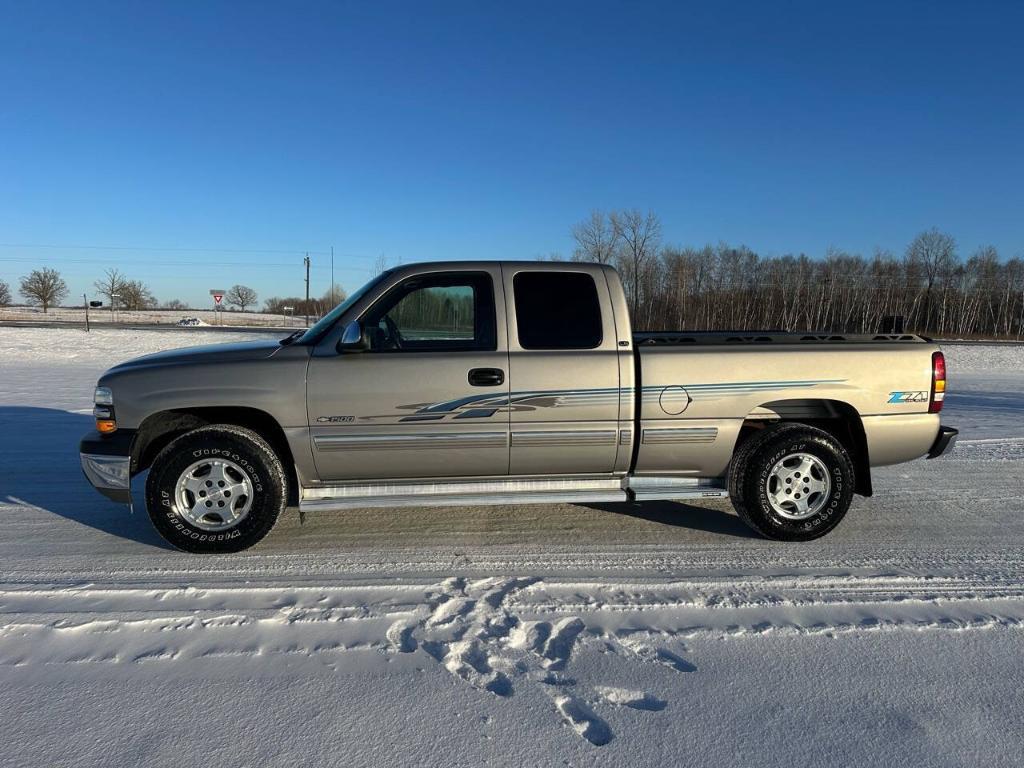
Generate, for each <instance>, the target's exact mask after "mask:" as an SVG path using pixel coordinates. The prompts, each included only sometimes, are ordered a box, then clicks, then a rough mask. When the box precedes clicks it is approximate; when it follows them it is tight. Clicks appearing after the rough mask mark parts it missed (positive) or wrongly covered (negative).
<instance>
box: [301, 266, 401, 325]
mask: <svg viewBox="0 0 1024 768" xmlns="http://www.w3.org/2000/svg"><path fill="white" fill-rule="evenodd" d="M390 274H391V270H390V269H389V270H387V271H386V272H381V273H380V274H379V275H377V276H376V277H375V278H373V279H372V280H370V282H368V283H366V285H364V286H363V287H362V288H360V289H359V290H357V291H355V292H354V293H353V294H352V295H351V296H349V297H348V298H347V299H345V300H344V301H343V302H341V304H339V305H338V306H336V307H335V308H334V309H332V310H331V311H330V312H328V313H327V314H326V315H324V316H323V317H321V318H320V320H319V321H317V322H316V323H315V324H313V325H311V326H310V327H309V329H308V330H307V331H306V332H305V333H303V334H302V335H301V336H300V337H299V338H297V339H296V340H295V343H296V344H308V343H311V342H315V341H317V340H318V339H319V338H320V337H321V336H323V335H324V333H326V332H327V329H328V328H330V327H331V326H332V325H334V323H335V322H337V320H338V318H339V317H341V316H342V315H343V314H345V313H346V312H347V311H348V309H349V307H351V306H352V305H353V304H355V303H356V302H357V301H359V300H360V299H361V298H363V296H365V295H366V293H367V292H368V291H370V290H371V289H372V288H373V287H374V286H376V285H377V284H378V283H379V282H381V281H382V280H383V279H384V278H386V277H387V276H388V275H390Z"/></svg>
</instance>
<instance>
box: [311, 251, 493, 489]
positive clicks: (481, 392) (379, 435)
mask: <svg viewBox="0 0 1024 768" xmlns="http://www.w3.org/2000/svg"><path fill="white" fill-rule="evenodd" d="M500 281H501V277H500V271H499V267H497V265H496V266H495V267H494V268H490V269H483V270H480V269H477V270H472V271H443V272H429V271H427V272H422V273H416V274H412V275H406V276H404V277H403V278H401V279H400V280H399V281H398V282H397V283H396V284H395V285H393V286H392V287H391V288H389V289H388V290H387V291H386V292H385V293H384V295H383V296H381V298H380V299H378V300H377V301H376V302H374V303H373V304H372V305H370V307H369V308H368V309H367V310H366V311H365V312H364V313H363V314H362V316H361V317H360V322H362V323H363V326H364V328H366V329H367V331H368V336H369V339H370V348H369V349H368V350H366V351H364V352H352V353H340V354H337V355H331V356H314V357H313V358H312V359H311V360H310V366H309V374H308V382H307V397H308V409H307V413H308V420H309V428H310V437H311V440H312V448H313V457H314V460H315V462H316V467H317V472H318V474H319V476H320V479H321V480H322V481H325V482H335V481H349V480H354V481H358V480H371V479H384V478H387V479H414V478H436V477H458V476H473V477H493V476H504V475H507V474H508V463H509V414H508V408H507V407H506V406H507V402H508V395H509V384H508V346H507V343H506V331H505V329H504V328H503V327H502V328H499V327H498V323H497V317H498V316H503V315H504V306H503V304H501V302H503V301H504V299H503V295H502V293H501V291H498V292H495V290H494V286H495V285H497V286H499V287H500V285H501V282H500ZM499 312H500V315H499ZM502 325H504V324H502Z"/></svg>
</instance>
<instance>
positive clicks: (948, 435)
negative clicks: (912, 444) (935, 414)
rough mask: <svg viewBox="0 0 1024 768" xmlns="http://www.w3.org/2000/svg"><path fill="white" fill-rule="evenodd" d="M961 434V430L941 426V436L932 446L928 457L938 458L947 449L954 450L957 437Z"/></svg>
mask: <svg viewBox="0 0 1024 768" xmlns="http://www.w3.org/2000/svg"><path fill="white" fill-rule="evenodd" d="M959 434H960V430H958V429H954V428H953V427H939V436H938V437H936V438H935V442H934V443H932V447H931V448H930V449H929V451H928V458H929V459H937V458H938V457H939V456H941V455H942V454H944V453H945V452H946V451H950V450H952V449H953V446H954V445H956V438H957V435H959Z"/></svg>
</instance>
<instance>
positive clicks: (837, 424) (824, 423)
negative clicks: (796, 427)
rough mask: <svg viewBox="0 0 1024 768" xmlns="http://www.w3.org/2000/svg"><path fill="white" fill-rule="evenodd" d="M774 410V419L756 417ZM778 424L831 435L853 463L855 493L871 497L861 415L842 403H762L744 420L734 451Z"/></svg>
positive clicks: (812, 400)
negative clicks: (798, 426) (761, 431)
mask: <svg viewBox="0 0 1024 768" xmlns="http://www.w3.org/2000/svg"><path fill="white" fill-rule="evenodd" d="M776 409H778V411H781V412H780V413H779V416H778V417H777V418H766V417H765V416H764V415H763V413H762V414H759V413H758V412H759V411H761V412H763V411H764V410H769V411H776ZM778 411H777V412H778ZM778 423H783V424H785V423H800V424H807V425H809V426H812V427H817V428H818V429H821V430H823V431H825V432H828V433H829V434H830V435H832V436H833V437H834V438H835V439H836V440H838V441H839V442H840V444H842V446H843V447H844V448H845V449H846V451H847V453H848V454H849V455H850V459H851V461H852V462H853V466H854V471H855V473H856V474H855V477H856V481H855V484H854V490H855V492H856V493H858V494H859V495H861V496H870V495H871V494H872V487H871V461H870V455H869V452H868V440H867V434H866V433H865V431H864V422H863V421H862V420H861V417H860V413H859V412H858V411H857V409H856V408H855V407H853V405H851V404H850V403H847V402H845V401H843V400H831V399H808V398H792V399H781V400H780V399H777V400H771V401H769V402H765V403H761V404H760V405H758V406H757V408H755V409H754V410H752V411H751V412H750V413H748V414H747V416H746V418H744V420H743V426H742V427H740V432H739V435H738V437H737V439H736V445H735V446H734V447H733V451H734V452H735V451H736V450H738V449H739V447H740V446H741V445H742V444H743V443H744V442H745V441H746V440H747V439H749V438H750V437H752V436H753V435H756V434H757V433H758V432H759V431H760V430H762V429H764V428H765V427H767V426H768V425H770V424H778Z"/></svg>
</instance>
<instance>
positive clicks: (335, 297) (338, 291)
mask: <svg viewBox="0 0 1024 768" xmlns="http://www.w3.org/2000/svg"><path fill="white" fill-rule="evenodd" d="M346 298H348V293H347V292H346V291H345V289H344V288H342V287H341V284H340V283H335V284H334V286H333V287H332V288H328V289H327V290H326V291H324V295H323V298H321V299H320V301H321V302H323V304H324V305H325V306H327V307H329V308H330V309H333V308H334V306H335V305H336V304H340V303H341V302H343V301H344V300H345V299H346Z"/></svg>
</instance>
